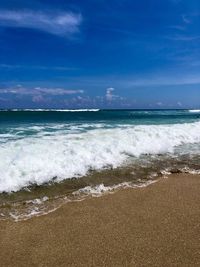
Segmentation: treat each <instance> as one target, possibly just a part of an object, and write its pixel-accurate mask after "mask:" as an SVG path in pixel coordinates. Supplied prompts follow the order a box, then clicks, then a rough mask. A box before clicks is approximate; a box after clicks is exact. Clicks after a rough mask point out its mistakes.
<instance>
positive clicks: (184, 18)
mask: <svg viewBox="0 0 200 267" xmlns="http://www.w3.org/2000/svg"><path fill="white" fill-rule="evenodd" d="M182 19H183V22H184V23H186V24H190V23H191V20H190V19H189V18H188V17H187V16H186V15H182Z"/></svg>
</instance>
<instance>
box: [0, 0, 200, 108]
mask: <svg viewBox="0 0 200 267" xmlns="http://www.w3.org/2000/svg"><path fill="white" fill-rule="evenodd" d="M0 108H127V109H128V108H146V109H151V108H159V109H160V108H200V1H199V0H109V1H108V0H107V1H106V0H84V1H83V0H57V1H55V0H29V1H27V0H1V1H0Z"/></svg>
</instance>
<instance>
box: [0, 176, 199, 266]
mask: <svg viewBox="0 0 200 267" xmlns="http://www.w3.org/2000/svg"><path fill="white" fill-rule="evenodd" d="M0 266H1V267H4V266H6V267H8V266H20V267H23V266H87V267H88V266H181V267H184V266H200V176H198V175H188V174H177V175H172V176H170V177H169V178H168V179H161V180H160V181H159V182H157V183H155V184H152V185H150V186H148V187H146V188H138V189H125V190H121V191H118V192H116V193H115V194H109V195H105V196H103V197H100V198H90V199H86V200H84V201H81V202H74V203H68V204H66V205H64V206H62V207H61V208H59V209H58V210H56V211H55V212H52V213H50V214H48V215H44V216H41V217H35V218H32V219H30V220H27V221H22V222H18V223H15V222H8V221H1V222H0Z"/></svg>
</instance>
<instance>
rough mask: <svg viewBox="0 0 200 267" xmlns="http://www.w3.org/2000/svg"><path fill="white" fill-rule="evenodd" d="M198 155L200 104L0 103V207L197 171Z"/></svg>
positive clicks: (40, 206) (31, 205)
mask: <svg viewBox="0 0 200 267" xmlns="http://www.w3.org/2000/svg"><path fill="white" fill-rule="evenodd" d="M199 160H200V110H97V109H92V110H1V111H0V215H2V218H4V217H6V216H7V215H8V214H9V215H10V216H11V217H13V218H17V216H18V215H19V214H20V212H19V210H21V211H22V210H23V212H25V213H26V214H28V215H27V216H29V215H30V214H38V213H40V212H41V211H44V210H46V209H47V208H46V206H45V205H44V203H51V208H52V209H54V208H55V207H56V205H57V206H58V204H60V203H61V202H62V200H63V199H65V200H66V199H68V200H69V199H70V196H71V198H72V197H73V198H75V197H76V196H77V195H79V197H80V195H81V194H82V195H88V194H93V195H94V194H97V195H98V194H100V193H101V192H105V191H108V190H112V189H113V188H116V187H123V186H124V187H126V186H130V185H132V186H138V185H140V186H142V185H145V184H146V183H147V184H148V183H149V182H151V181H154V180H155V179H156V178H157V177H159V176H161V175H164V174H167V173H170V172H181V171H182V172H197V173H198V172H200V163H199V162H200V161H199ZM49 199H50V200H54V201H47V200H49ZM61 199H62V200H61ZM16 203H18V204H16ZM20 203H23V208H22V205H21V204H20ZM52 203H54V204H52ZM55 203H56V204H55ZM16 206H19V207H20V209H18V211H17V210H16ZM47 206H48V205H47ZM9 209H10V210H9ZM17 214H18V215H17ZM0 217H1V216H0Z"/></svg>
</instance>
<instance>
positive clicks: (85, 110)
mask: <svg viewBox="0 0 200 267" xmlns="http://www.w3.org/2000/svg"><path fill="white" fill-rule="evenodd" d="M0 111H39V112H41V111H55V112H90V111H91V112H97V111H100V109H2V110H0Z"/></svg>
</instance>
